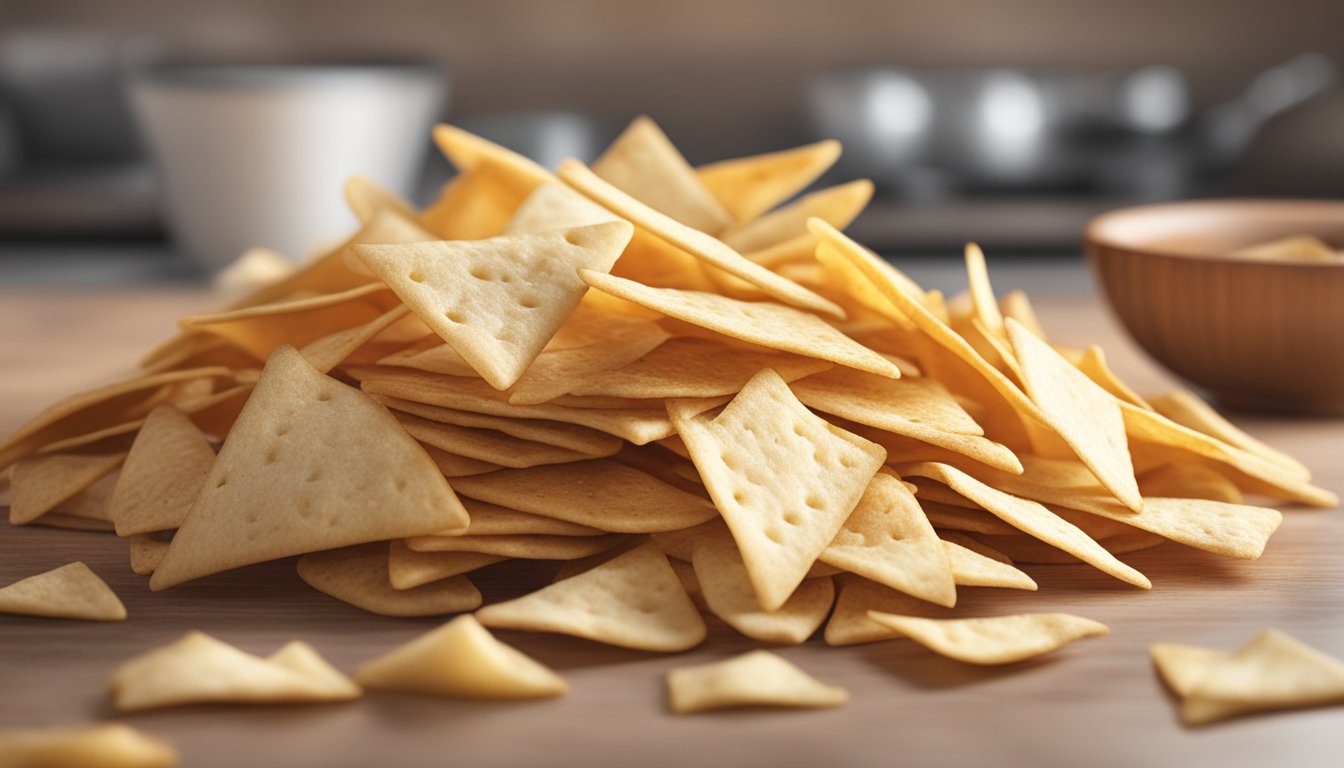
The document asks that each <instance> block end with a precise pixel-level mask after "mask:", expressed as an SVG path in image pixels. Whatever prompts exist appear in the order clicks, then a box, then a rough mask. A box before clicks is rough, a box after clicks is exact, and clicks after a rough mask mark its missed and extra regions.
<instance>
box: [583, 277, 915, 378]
mask: <svg viewBox="0 0 1344 768" xmlns="http://www.w3.org/2000/svg"><path fill="white" fill-rule="evenodd" d="M581 274H582V275H583V279H584V281H586V282H587V283H588V284H589V285H591V286H592V287H594V288H596V289H598V290H599V291H602V292H603V293H608V294H611V295H612V296H616V297H618V298H622V299H625V300H626V301H632V302H634V303H636V304H639V305H640V306H644V307H648V308H649V309H652V310H655V311H657V312H662V313H663V314H665V315H667V316H669V317H675V318H677V319H678V320H683V321H685V322H687V323H690V324H692V325H695V326H698V327H700V328H708V329H709V330H711V331H714V332H716V333H721V334H723V335H724V336H729V337H732V338H735V339H741V340H742V341H749V342H752V343H753V344H759V345H761V346H763V347H769V348H771V349H779V350H783V351H785V352H793V353H795V354H799V355H803V356H805V357H814V358H817V359H820V360H830V361H831V362H835V363H840V364H841V365H847V366H849V367H851V368H857V369H859V370H862V371H869V372H871V373H876V374H880V375H883V376H890V377H891V378H899V377H900V375H901V369H900V367H898V366H897V365H896V364H895V363H892V362H891V361H890V360H888V359H886V358H885V357H883V356H882V355H879V354H878V353H876V352H874V351H872V350H871V349H868V348H867V347H865V346H863V345H862V344H860V343H858V342H857V341H854V340H853V339H851V338H849V337H848V336H846V335H845V334H843V333H841V332H840V331H838V330H836V329H835V328H834V327H832V326H830V325H828V324H827V323H826V321H824V320H822V319H821V318H819V317H817V316H816V315H811V314H808V313H806V312H801V311H799V310H796V309H792V308H790V307H785V306H781V305H779V304H774V303H771V302H760V301H738V300H737V299H730V298H728V297H726V296H719V295H718V294H713V293H705V292H703V291H681V290H677V289H675V288H651V287H649V286H646V285H642V284H640V283H636V282H634V281H632V280H626V279H624V278H620V277H616V276H614V275H607V274H602V273H599V272H588V271H585V272H582V273H581Z"/></svg>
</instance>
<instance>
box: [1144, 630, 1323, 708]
mask: <svg viewBox="0 0 1344 768" xmlns="http://www.w3.org/2000/svg"><path fill="white" fill-rule="evenodd" d="M1149 652H1150V654H1151V656H1152V659H1153V665H1154V666H1155V667H1157V671H1158V674H1159V675H1161V676H1162V680H1163V681H1164V682H1165V683H1166V684H1167V687H1168V688H1170V689H1171V691H1172V692H1173V693H1175V694H1176V696H1177V698H1178V699H1179V701H1180V713H1181V720H1182V721H1183V722H1185V724H1186V725H1190V726H1197V725H1205V724H1208V723H1212V722H1216V721H1219V720H1224V719H1226V718H1229V717H1236V716H1238V715H1243V714H1248V713H1252V712H1264V711H1268V710H1276V709H1299V708H1304V707H1320V706H1328V705H1334V704H1344V662H1341V661H1340V660H1339V659H1336V658H1334V657H1331V656H1328V655H1326V654H1324V653H1322V652H1320V651H1318V650H1316V649H1315V648H1312V647H1311V646H1308V645H1306V644H1304V643H1302V642H1301V641H1299V640H1296V639H1294V638H1292V637H1290V636H1288V635H1287V634H1284V633H1283V632H1279V631H1278V630H1273V629H1269V630H1265V631H1264V632H1262V633H1260V634H1259V635H1257V636H1256V637H1255V638H1254V639H1252V640H1251V641H1250V642H1249V643H1247V644H1246V645H1244V646H1242V647H1241V648H1240V649H1239V650H1237V651H1235V652H1232V653H1228V652H1225V651H1219V650H1215V649H1212V648H1204V647H1202V646H1197V645H1180V644H1177V643H1154V644H1153V645H1152V646H1151V647H1150V648H1149Z"/></svg>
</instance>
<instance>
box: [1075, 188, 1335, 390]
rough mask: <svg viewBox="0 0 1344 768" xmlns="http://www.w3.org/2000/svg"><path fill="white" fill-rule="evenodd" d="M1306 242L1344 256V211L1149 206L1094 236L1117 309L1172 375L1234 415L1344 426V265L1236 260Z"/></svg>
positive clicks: (1272, 204)
mask: <svg viewBox="0 0 1344 768" xmlns="http://www.w3.org/2000/svg"><path fill="white" fill-rule="evenodd" d="M1301 234H1310V235H1315V236H1316V237H1319V238H1321V239H1322V240H1324V241H1325V242H1327V243H1329V244H1330V245H1331V246H1332V247H1334V248H1341V247H1344V202H1330V201H1307V200H1218V201H1192V202H1184V203H1169V204H1164V205H1148V206H1141V207H1137V208H1126V209H1123V210H1119V211H1112V212H1110V213H1106V214H1103V215H1101V216H1098V217H1097V218H1095V219H1093V220H1092V221H1091V222H1090V223H1089V224H1088V226H1087V229H1086V230H1085V231H1084V233H1083V237H1084V240H1085V241H1086V243H1087V252H1088V257H1089V260H1090V261H1091V263H1092V270H1093V272H1094V273H1095V274H1096V276H1097V280H1098V282H1099V283H1100V284H1101V287H1102V289H1103V291H1104V292H1105V294H1106V298H1107V300H1108V301H1109V303H1110V305H1111V309H1112V310H1113V311H1114V312H1115V314H1116V315H1117V316H1119V318H1120V321H1121V322H1122V323H1123V324H1124V326H1125V328H1127V329H1128V330H1129V333H1130V335H1132V336H1133V337H1134V339H1135V340H1136V341H1137V342H1138V343H1139V345H1140V346H1142V347H1143V348H1144V349H1146V350H1147V351H1148V352H1149V353H1150V354H1151V355H1152V356H1153V357H1155V358H1157V360H1158V361H1159V362H1161V363H1162V364H1163V365H1165V366H1166V367H1168V368H1170V369H1171V370H1172V371H1174V372H1176V373H1177V374H1179V375H1180V376H1181V377H1183V378H1185V379H1188V380H1189V381H1190V382H1192V383H1194V384H1196V385H1198V386H1200V387H1202V388H1204V389H1205V390H1207V391H1208V392H1210V393H1211V394H1212V395H1213V396H1214V397H1215V398H1216V399H1217V400H1218V401H1219V402H1220V403H1222V404H1223V405H1226V406H1228V407H1232V408H1240V409H1249V410H1256V411H1269V412H1276V413H1287V414H1299V415H1317V416H1320V415H1326V416H1344V261H1336V262H1288V261H1263V260H1248V259H1241V258H1236V257H1230V256H1227V255H1225V254H1227V253H1229V252H1230V251H1233V250H1235V249H1237V248H1241V247H1244V246H1247V245H1252V244H1256V243H1261V242H1266V241H1269V240H1275V239H1277V238H1281V237H1288V236H1291V235H1301Z"/></svg>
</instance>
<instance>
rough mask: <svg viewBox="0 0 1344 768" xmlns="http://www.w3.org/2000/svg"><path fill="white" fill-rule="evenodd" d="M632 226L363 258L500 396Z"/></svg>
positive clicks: (363, 249)
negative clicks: (582, 275)
mask: <svg viewBox="0 0 1344 768" xmlns="http://www.w3.org/2000/svg"><path fill="white" fill-rule="evenodd" d="M633 231H634V230H633V228H632V227H631V226H630V225H629V224H627V223H625V222H619V221H617V222H609V223H606V224H595V225H593V226H589V227H579V228H575V229H567V230H559V231H550V232H541V233H537V234H527V235H505V236H501V237H495V238H490V239H489V240H476V241H434V242H429V243H412V244H407V245H357V246H355V247H354V250H355V253H357V254H358V255H359V257H360V258H361V259H363V260H364V263H365V264H367V265H368V266H369V268H370V269H372V270H373V271H374V272H375V273H376V274H377V275H378V277H379V278H381V279H382V280H383V281H384V282H386V283H387V284H388V285H389V286H391V287H392V289H393V290H394V291H395V292H396V293H397V295H398V296H399V297H401V300H402V301H404V302H406V304H407V306H409V307H410V308H411V310H412V311H413V312H414V313H415V315H416V316H417V317H419V318H420V319H421V320H422V321H424V323H425V325H428V326H429V327H430V328H432V329H433V330H434V332H435V333H437V334H439V336H440V337H442V338H443V340H444V341H447V342H448V343H449V344H450V345H452V347H453V349H455V350H457V352H458V353H459V354H461V355H462V357H463V358H465V359H466V360H467V362H469V363H471V365H472V367H473V368H475V369H476V371H477V372H479V373H480V374H481V376H482V377H483V378H485V379H486V381H489V382H490V384H491V385H492V386H494V387H495V388H496V389H507V388H508V387H510V386H512V385H513V383H514V382H515V381H517V380H518V378H519V377H520V376H522V375H523V371H525V370H527V367H528V366H529V365H530V364H531V363H532V361H533V360H534V359H535V358H536V356H537V355H538V354H540V353H541V350H542V348H543V347H545V346H546V342H548V341H550V339H551V337H552V336H554V335H555V332H556V331H557V330H559V328H560V326H561V325H563V324H564V322H565V319H566V318H568V317H569V315H570V313H571V312H573V311H574V308H575V307H577V306H578V305H579V301H580V300H581V299H582V298H583V294H584V293H585V292H586V291H587V290H588V288H587V286H586V285H585V284H584V282H583V280H581V279H579V277H578V274H577V272H576V270H579V269H583V270H589V271H597V272H602V273H605V272H606V271H607V270H609V269H611V265H612V264H614V263H616V259H617V258H618V257H619V256H620V255H621V251H622V249H624V248H625V244H626V243H628V242H630V236H631V234H632V233H633Z"/></svg>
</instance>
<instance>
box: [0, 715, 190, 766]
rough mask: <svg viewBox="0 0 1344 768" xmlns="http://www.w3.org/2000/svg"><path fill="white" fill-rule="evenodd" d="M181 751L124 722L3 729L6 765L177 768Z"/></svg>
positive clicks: (0, 748)
mask: <svg viewBox="0 0 1344 768" xmlns="http://www.w3.org/2000/svg"><path fill="white" fill-rule="evenodd" d="M180 759H181V756H180V755H178V753H177V750H176V749H174V748H173V746H172V745H171V744H169V743H168V742H166V741H160V740H159V739H155V738H152V737H149V736H146V735H144V734H143V733H141V732H139V731H137V730H135V729H134V728H132V727H130V726H129V725H126V724H124V723H103V724H98V725H74V726H61V727H56V728H9V729H5V730H0V765H3V766H4V767H5V768H76V767H77V768H173V766H176V765H177V764H178V762H179V760H180Z"/></svg>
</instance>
